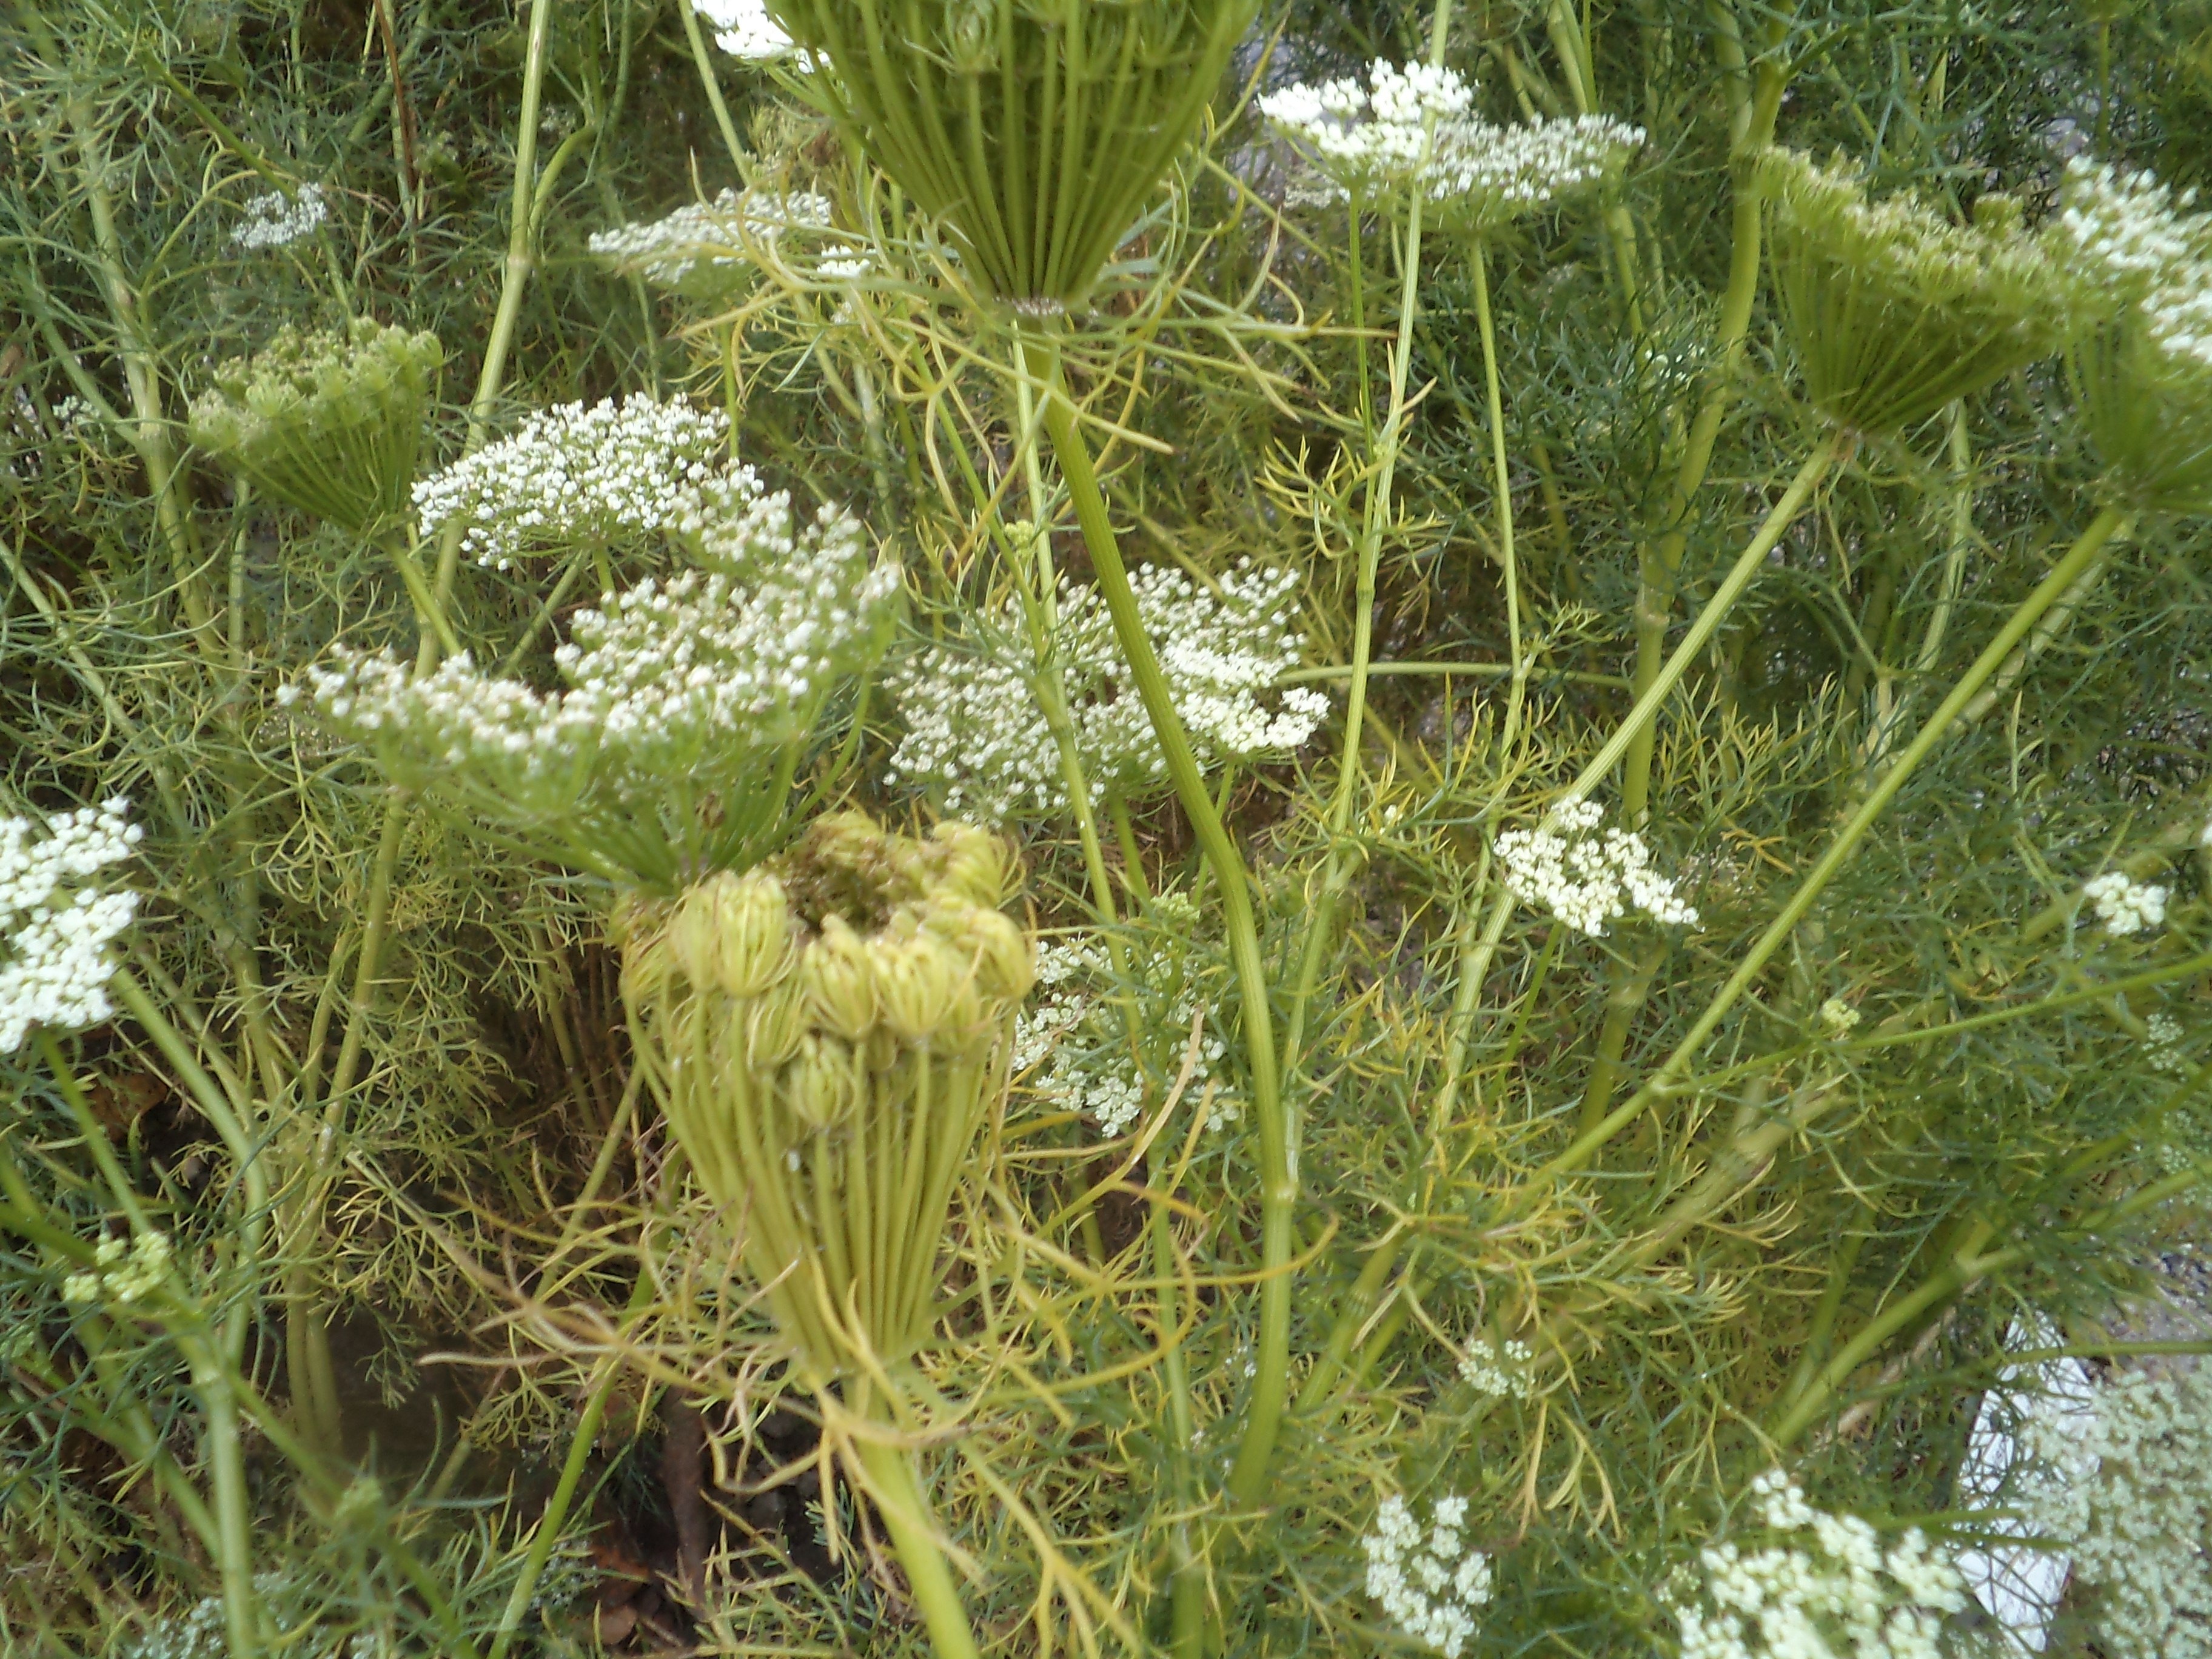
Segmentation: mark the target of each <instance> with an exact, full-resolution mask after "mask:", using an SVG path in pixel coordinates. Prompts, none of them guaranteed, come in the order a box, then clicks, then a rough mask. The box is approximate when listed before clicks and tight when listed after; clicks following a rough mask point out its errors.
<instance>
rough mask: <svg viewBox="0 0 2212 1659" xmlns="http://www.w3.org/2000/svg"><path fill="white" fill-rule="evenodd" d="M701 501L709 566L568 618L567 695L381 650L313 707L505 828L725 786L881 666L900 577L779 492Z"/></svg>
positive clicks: (316, 677) (739, 484)
mask: <svg viewBox="0 0 2212 1659" xmlns="http://www.w3.org/2000/svg"><path fill="white" fill-rule="evenodd" d="M702 499H705V500H711V501H713V502H714V511H713V516H712V517H710V518H708V519H706V520H703V521H690V529H691V532H692V535H693V550H694V551H695V552H696V554H697V555H698V556H699V557H700V558H701V559H702V561H705V568H694V569H690V570H685V571H683V572H680V573H679V574H676V575H674V576H671V577H667V578H665V579H660V578H650V577H649V578H647V580H644V581H642V582H640V583H639V584H637V585H636V586H634V587H631V588H629V589H628V590H626V591H625V592H621V593H617V594H613V595H611V596H609V597H608V598H606V599H603V600H602V601H601V602H600V605H599V608H598V609H596V610H587V611H579V612H578V613H577V614H576V615H575V617H574V618H573V619H572V621H571V623H570V633H569V638H568V642H567V643H565V644H564V645H562V647H560V648H559V649H558V650H557V651H556V652H555V653H554V661H555V664H556V666H557V667H558V669H559V670H560V672H561V677H562V679H563V680H564V681H565V682H566V683H567V684H566V689H564V690H557V691H553V692H543V691H539V690H536V689H535V688H533V687H532V686H530V685H527V684H524V683H523V682H521V681H520V680H513V679H504V678H495V677H492V676H489V675H486V674H484V673H483V672H482V671H479V670H478V669H477V667H476V665H475V664H474V663H473V662H472V661H471V659H469V657H468V656H467V655H466V654H465V653H464V654H462V655H459V656H456V657H453V658H450V659H447V661H446V662H444V663H443V664H441V665H440V666H439V668H438V669H437V671H435V673H433V674H431V675H429V676H428V677H427V678H422V679H419V680H418V679H416V678H414V676H413V673H412V671H411V668H410V665H407V664H405V663H403V662H402V661H401V660H400V659H398V657H396V656H394V655H393V654H392V653H389V652H382V653H353V652H345V651H341V652H340V653H338V655H337V659H336V662H335V664H334V665H331V666H329V667H317V668H313V669H310V670H309V671H308V674H307V687H308V690H310V691H311V692H312V695H313V699H314V702H315V706H316V708H317V709H318V710H319V712H320V714H322V716H323V718H324V719H325V720H326V721H327V722H328V723H329V724H330V725H331V726H332V727H334V728H335V729H337V731H339V732H342V733H343V734H344V735H346V736H349V737H352V738H356V739H358V740H360V741H362V742H365V743H368V744H372V745H373V746H374V748H375V749H376V750H377V752H378V757H379V759H380V762H381V763H383V764H384V766H385V767H386V769H387V770H388V771H389V772H391V773H392V775H394V776H395V777H397V778H398V779H400V780H401V781H406V782H409V783H410V784H411V785H420V784H430V785H437V784H440V783H441V782H445V781H451V780H452V779H453V778H454V777H455V776H456V775H461V776H465V778H466V779H467V781H470V782H471V783H472V784H473V785H475V786H477V787H478V788H480V789H481V790H483V791H484V792H486V793H488V794H489V795H490V796H491V797H494V798H495V799H497V800H498V801H500V802H501V803H502V804H503V805H504V806H505V807H506V808H507V811H508V813H509V814H510V815H511V817H513V819H514V820H517V821H524V822H550V821H553V820H556V819H559V818H561V817H564V816H566V815H570V814H582V815H585V816H586V817H589V816H592V815H595V814H600V813H611V814H613V815H615V816H617V817H619V816H621V815H623V813H625V812H629V811H633V810H634V809H635V808H636V807H638V806H641V805H644V804H647V803H650V802H653V801H654V800H656V799H659V798H660V797H662V796H664V795H665V793H667V788H668V785H669V782H670V781H671V779H681V780H686V781H690V782H693V783H696V784H697V785H699V786H701V787H706V788H714V787H720V786H721V785H723V784H725V783H726V782H728V781H732V779H733V778H735V777H736V776H737V775H739V774H742V773H744V772H745V771H747V770H748V769H752V768H754V767H755V766H756V765H757V762H758V757H760V756H761V755H762V753H763V751H764V750H774V749H775V748H776V747H777V746H779V745H781V744H785V743H787V742H788V741H790V740H792V739H793V738H797V737H799V736H801V735H803V734H804V732H805V731H806V730H807V729H808V728H809V726H811V723H812V721H813V720H814V719H815V717H816V713H817V708H818V707H819V704H820V701H821V699H822V697H823V696H824V695H825V694H826V693H827V692H828V691H829V690H830V689H831V688H833V687H834V686H835V685H836V684H838V683H839V682H840V681H841V680H842V679H843V678H845V677H847V676H848V675H850V674H852V673H854V672H856V671H860V669H862V668H864V667H866V665H868V664H869V663H871V662H872V661H873V660H874V659H875V658H876V656H877V655H878V653H880V652H881V650H882V649H883V647H884V642H885V641H886V638H887V636H888V634H889V631H890V627H891V625H892V623H893V620H894V618H895V617H896V608H897V604H898V599H899V592H900V588H899V576H898V571H897V569H896V567H895V566H893V565H891V564H889V563H887V562H883V563H879V562H876V561H875V560H874V559H873V557H872V552H871V549H870V546H869V542H868V538H867V535H866V532H865V531H864V530H863V529H862V527H861V526H860V525H859V524H858V523H857V522H856V521H855V520H853V519H852V518H850V517H849V516H848V515H846V514H845V513H842V512H839V511H836V510H834V509H824V510H823V513H821V514H820V515H819V516H818V517H817V519H816V520H815V521H814V523H813V524H812V525H811V526H806V527H805V528H801V527H800V526H798V525H797V524H795V523H794V521H793V513H792V508H791V501H790V497H789V496H788V495H784V494H775V495H771V494H769V493H767V492H765V491H763V490H762V489H761V488H760V486H759V484H758V483H757V481H756V480H755V479H754V477H753V476H752V474H751V473H750V471H740V472H738V473H736V474H732V475H729V476H727V477H724V478H722V479H721V480H719V481H717V487H716V488H715V489H713V490H711V491H708V492H706V495H704V496H703V497H702ZM287 692H288V694H289V695H288V696H286V698H285V700H286V701H289V700H290V697H292V696H297V695H298V692H297V690H296V689H294V688H287Z"/></svg>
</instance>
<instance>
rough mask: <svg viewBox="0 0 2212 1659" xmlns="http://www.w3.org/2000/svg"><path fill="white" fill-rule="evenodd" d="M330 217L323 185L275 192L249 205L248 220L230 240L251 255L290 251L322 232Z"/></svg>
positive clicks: (232, 233)
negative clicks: (267, 249) (268, 249)
mask: <svg viewBox="0 0 2212 1659" xmlns="http://www.w3.org/2000/svg"><path fill="white" fill-rule="evenodd" d="M330 216H331V210H330V204H328V203H327V202H325V200H324V199H323V187H322V186H321V185H301V186H300V188H299V190H298V191H296V192H294V193H292V194H289V195H288V194H287V193H286V192H284V191H281V190H272V191H269V192H268V193H267V194H265V195H262V196H257V197H254V198H253V199H252V201H250V202H248V203H247V204H246V216H245V217H244V218H243V219H241V220H240V221H239V222H238V224H237V226H236V227H235V228H234V229H233V230H232V231H231V233H230V240H232V241H233V242H234V243H236V244H237V245H238V246H240V247H242V248H245V249H246V250H247V251H249V252H252V251H253V250H256V249H259V248H264V247H289V246H291V245H292V244H293V243H294V242H296V241H298V240H300V239H301V237H303V236H307V235H309V234H313V232H314V231H315V230H317V229H319V228H320V227H321V225H322V222H323V221H324V220H325V219H327V218H329V217H330Z"/></svg>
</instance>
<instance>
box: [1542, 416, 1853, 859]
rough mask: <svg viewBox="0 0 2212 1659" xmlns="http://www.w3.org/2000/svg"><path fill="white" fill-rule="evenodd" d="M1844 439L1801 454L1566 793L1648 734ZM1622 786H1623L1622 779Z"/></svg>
mask: <svg viewBox="0 0 2212 1659" xmlns="http://www.w3.org/2000/svg"><path fill="white" fill-rule="evenodd" d="M1846 441H1847V440H1846V439H1845V437H1844V435H1843V434H1842V433H1840V432H1832V433H1830V434H1829V435H1827V436H1826V437H1825V438H1823V439H1822V440H1821V441H1820V444H1819V445H1818V446H1817V447H1815V448H1814V451H1813V453H1811V454H1810V455H1808V456H1807V457H1806V458H1805V464H1804V465H1802V466H1801V467H1799V468H1798V469H1797V476H1796V477H1794V478H1792V479H1791V480H1790V487H1789V489H1785V490H1784V491H1783V492H1782V499H1781V500H1780V501H1777V502H1775V504H1774V506H1773V507H1772V509H1771V511H1769V512H1768V513H1767V515H1766V519H1765V522H1764V523H1762V524H1761V525H1760V526H1759V533H1758V534H1757V535H1755V536H1753V538H1751V541H1750V543H1749V544H1747V546H1746V547H1745V548H1744V550H1743V551H1742V552H1741V554H1740V555H1738V556H1737V558H1736V562H1735V565H1734V566H1733V567H1732V568H1730V569H1729V573H1728V574H1727V575H1726V576H1725V577H1723V579H1722V580H1721V585H1720V586H1718V587H1717V588H1715V589H1714V590H1713V596H1712V598H1711V599H1708V600H1706V601H1705V609H1704V610H1703V611H1699V613H1698V619H1697V621H1695V622H1693V623H1691V624H1690V631H1689V632H1688V633H1686V634H1685V635H1683V636H1682V642H1681V644H1680V645H1678V646H1676V647H1674V655H1673V656H1671V657H1669V658H1668V659H1667V662H1666V665H1664V666H1663V667H1662V668H1660V669H1659V670H1658V671H1656V672H1655V673H1654V674H1653V675H1652V676H1651V677H1650V679H1649V680H1648V681H1646V682H1644V689H1643V690H1642V691H1641V692H1640V693H1639V694H1638V696H1637V699H1636V706H1635V707H1634V708H1631V709H1630V710H1629V711H1628V715H1627V718H1626V719H1625V720H1622V721H1621V723H1620V727H1619V729H1617V730H1616V731H1615V732H1613V736H1612V737H1610V738H1607V740H1606V744H1605V747H1604V748H1602V749H1601V750H1598V751H1597V754H1596V756H1595V758H1594V759H1592V760H1591V762H1590V763H1589V765H1587V766H1585V767H1584V768H1583V770H1582V775H1581V776H1579V777H1577V779H1576V780H1575V781H1574V782H1573V783H1572V784H1571V785H1570V786H1569V787H1568V789H1567V792H1566V793H1567V798H1568V799H1577V800H1579V799H1583V797H1585V796H1587V795H1588V794H1589V792H1590V791H1591V790H1592V789H1594V788H1595V787H1597V785H1598V784H1599V783H1600V782H1601V781H1603V780H1604V778H1605V775H1606V774H1607V773H1608V772H1610V771H1612V770H1613V767H1614V765H1615V764H1616V763H1618V762H1619V761H1620V759H1621V757H1623V756H1624V755H1626V754H1628V753H1629V752H1630V751H1631V750H1632V749H1633V747H1634V746H1635V745H1636V744H1638V743H1639V742H1641V741H1643V740H1644V738H1646V737H1648V735H1649V734H1650V731H1651V729H1652V726H1653V722H1654V721H1655V720H1656V719H1657V718H1658V714H1659V710H1660V708H1661V707H1662V705H1663V704H1664V703H1665V702H1666V701H1667V699H1668V697H1669V696H1672V695H1673V694H1674V687H1675V686H1676V685H1677V684H1680V681H1681V678H1682V676H1683V675H1684V674H1686V673H1687V672H1688V671H1689V668H1690V665H1691V664H1692V662H1695V661H1696V660H1697V659H1698V655H1699V653H1700V652H1702V651H1703V650H1704V649H1705V643H1706V641H1709V640H1711V638H1712V636H1713V635H1714V633H1715V632H1716V631H1717V629H1719V627H1720V625H1721V623H1722V621H1723V618H1725V617H1727V615H1728V613H1729V607H1730V606H1732V605H1735V602H1736V600H1737V599H1739V598H1740V597H1741V595H1742V593H1743V590H1744V589H1745V588H1747V587H1748V586H1751V581H1752V578H1753V577H1754V576H1756V575H1758V574H1759V570H1760V569H1761V568H1762V567H1764V566H1765V563H1766V556H1767V555H1768V554H1769V553H1771V552H1772V551H1773V550H1774V547H1775V544H1777V543H1778V542H1779V541H1780V540H1781V539H1782V538H1783V535H1784V532H1787V531H1788V530H1789V528H1790V526H1791V525H1792V524H1794V523H1796V520H1797V515H1798V514H1799V513H1802V512H1803V511H1804V510H1805V503H1806V502H1807V501H1809V500H1811V499H1812V495H1813V491H1814V487H1815V486H1817V485H1818V484H1819V483H1820V480H1821V479H1822V478H1823V477H1826V474H1827V471H1828V469H1829V468H1830V467H1831V466H1832V465H1835V462H1836V458H1837V457H1838V455H1840V454H1841V453H1843V448H1844V444H1845V442H1846ZM1623 787H1624V789H1625V788H1626V781H1624V785H1623ZM1622 816H1623V817H1624V818H1629V817H1631V815H1630V813H1629V812H1628V811H1627V806H1626V795H1625V794H1624V796H1623V806H1622Z"/></svg>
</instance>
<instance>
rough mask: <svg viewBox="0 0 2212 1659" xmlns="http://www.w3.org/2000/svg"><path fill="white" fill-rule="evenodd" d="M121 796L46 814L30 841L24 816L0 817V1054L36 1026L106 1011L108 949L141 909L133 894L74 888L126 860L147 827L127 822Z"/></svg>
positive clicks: (70, 1025)
mask: <svg viewBox="0 0 2212 1659" xmlns="http://www.w3.org/2000/svg"><path fill="white" fill-rule="evenodd" d="M130 808H131V803H130V802H129V801H127V800H125V799H121V798H120V797H118V798H117V799H113V800H110V801H106V802H104V803H102V804H101V805H99V806H97V807H90V806H88V807H83V808H81V809H79V810H78V811H74V812H64V813H63V814H62V815H61V816H60V817H56V818H52V819H50V820H48V821H47V823H46V826H45V828H46V836H45V838H44V839H43V840H40V841H35V842H34V841H33V840H32V838H31V837H32V832H33V829H34V828H35V827H36V826H35V825H34V823H33V820H31V819H29V818H16V817H10V818H0V939H4V940H5V942H6V943H5V951H4V956H0V1054H13V1053H14V1052H15V1050H16V1049H18V1048H21V1047H22V1046H23V1040H24V1039H25V1038H26V1037H27V1036H29V1035H30V1033H31V1030H32V1028H33V1027H34V1026H46V1027H50V1028H52V1029H54V1030H75V1029H77V1028H80V1027H82V1026H87V1025H96V1024H99V1023H100V1021H101V1020H104V1019H106V1018H111V1017H112V1015H113V1014H114V1012H115V1010H114V1007H113V1006H112V1004H111V1003H110V1002H109V1001H108V1000H107V983H108V981H109V980H111V979H112V978H113V977H114V975H115V963H114V959H113V958H112V957H111V956H110V955H109V953H108V947H109V946H110V945H112V944H113V943H114V941H115V939H116V937H117V935H118V934H120V933H122V932H123V930H124V929H125V927H129V926H130V925H131V918H132V917H133V916H134V915H137V911H138V895H137V894H136V893H133V892H131V891H128V890H125V891H123V892H118V893H106V892H101V891H100V890H98V889H97V888H93V887H85V886H81V885H78V884H80V883H82V881H83V880H84V878H87V877H88V876H90V875H92V874H93V873H94V872H95V871H99V870H101V869H104V868H106V866H108V865H111V864H114V863H117V862H119V861H120V860H124V859H127V858H129V857H130V856H131V849H132V848H135V847H137V844H138V842H139V841H140V840H141V839H142V838H143V836H144V833H145V832H144V831H143V830H142V829H140V828H139V827H138V826H137V824H135V823H125V822H124V815H125V813H126V812H128V811H130Z"/></svg>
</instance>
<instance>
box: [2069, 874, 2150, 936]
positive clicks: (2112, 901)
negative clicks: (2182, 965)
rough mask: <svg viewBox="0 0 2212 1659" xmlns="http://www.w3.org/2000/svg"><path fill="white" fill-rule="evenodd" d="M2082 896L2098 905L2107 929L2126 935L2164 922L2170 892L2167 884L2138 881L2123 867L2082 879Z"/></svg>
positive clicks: (2096, 907) (2093, 906) (2097, 910)
mask: <svg viewBox="0 0 2212 1659" xmlns="http://www.w3.org/2000/svg"><path fill="white" fill-rule="evenodd" d="M2081 896H2083V897H2084V898H2086V899H2087V900H2088V901H2089V902H2090V905H2091V906H2092V908H2094V909H2095V911H2096V913H2097V920H2098V921H2101V922H2103V923H2104V924H2105V930H2106V932H2107V933H2114V934H2118V935H2122V936H2124V935H2126V934H2129V933H2143V932H2145V931H2147V930H2148V929H2150V928H2153V927H2158V926H2160V924H2161V923H2163V922H2164V921H2166V900H2167V898H2168V897H2169V896H2171V893H2170V890H2168V889H2166V888H2164V887H2159V886H2154V885H2153V884H2150V883H2148V882H2139V881H2136V880H2134V879H2132V878H2130V877H2129V876H2128V875H2127V874H2126V873H2124V872H2122V871H2118V870H2108V871H2106V872H2105V873H2104V874H2103V875H2101V876H2098V877H2095V878H2092V879H2091V880H2088V881H2086V882H2084V883H2082V884H2081Z"/></svg>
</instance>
